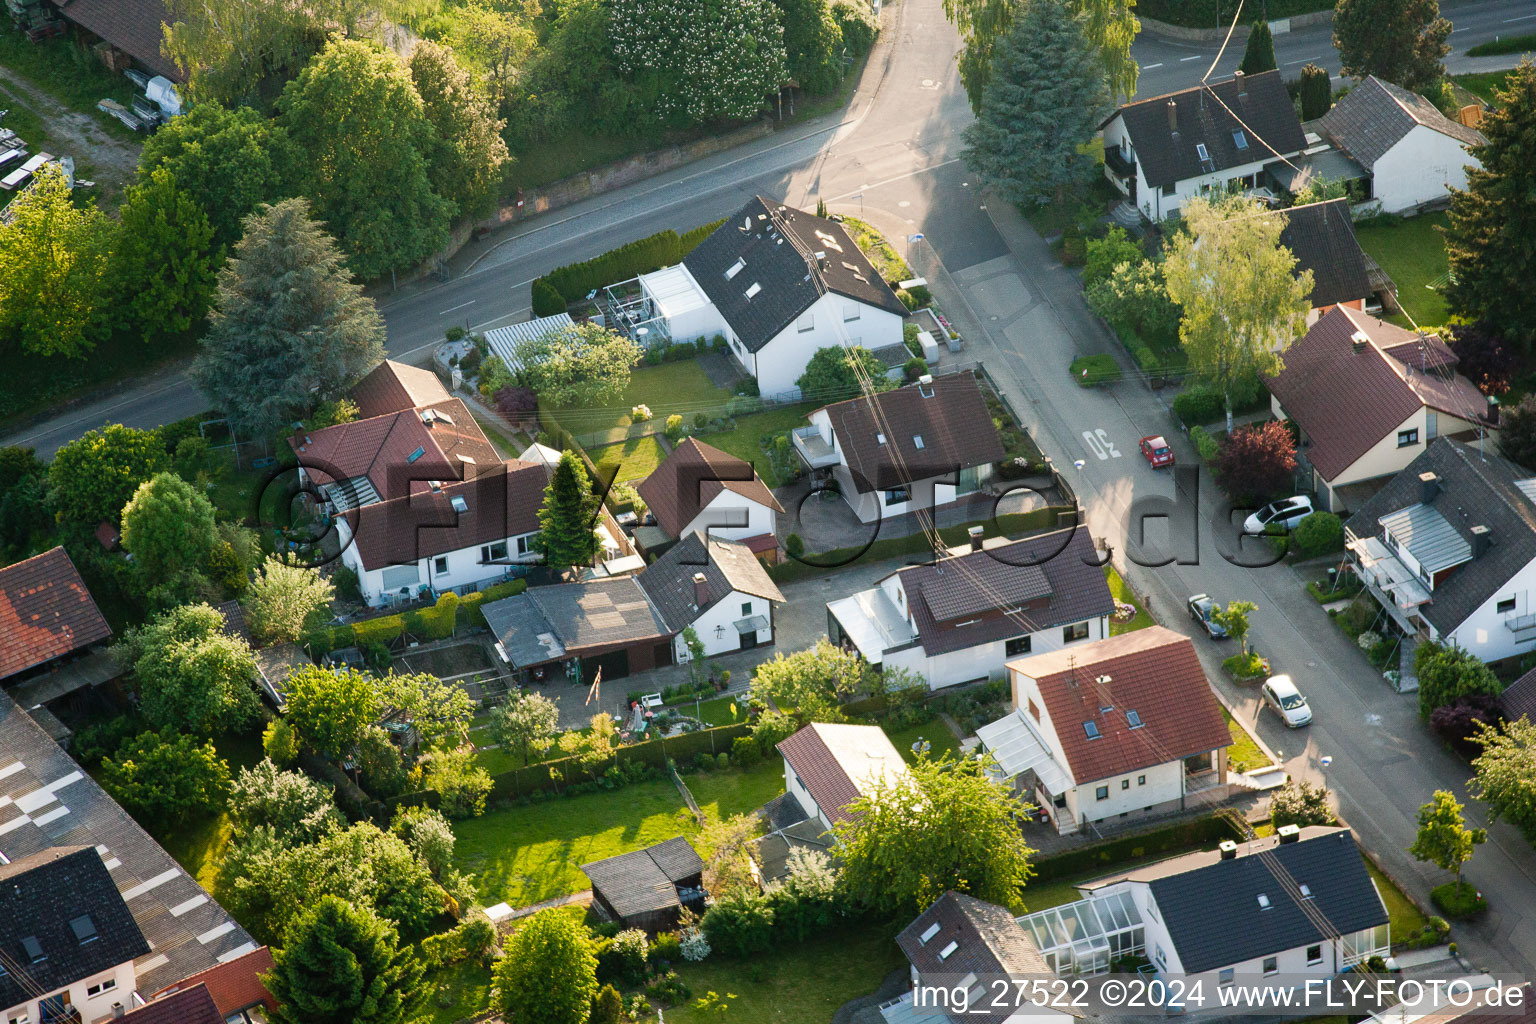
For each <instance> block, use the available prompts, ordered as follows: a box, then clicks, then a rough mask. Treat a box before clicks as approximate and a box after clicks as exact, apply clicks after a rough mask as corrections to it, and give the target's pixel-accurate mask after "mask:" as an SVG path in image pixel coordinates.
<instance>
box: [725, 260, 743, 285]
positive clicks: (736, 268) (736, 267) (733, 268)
mask: <svg viewBox="0 0 1536 1024" xmlns="http://www.w3.org/2000/svg"><path fill="white" fill-rule="evenodd" d="M746 265H747V261H746V260H744V259H742V258H741V257H740V256H738V257H736V262H735V263H732V264H731V265H730V266H728V267H726V268H725V279H726V280H727V281H729V280H730V279H731V278H733V277H735V276H736V275H737V274H739V273H741V271H742V269H743V268H744V267H745V266H746Z"/></svg>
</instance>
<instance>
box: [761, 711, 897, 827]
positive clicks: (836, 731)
mask: <svg viewBox="0 0 1536 1024" xmlns="http://www.w3.org/2000/svg"><path fill="white" fill-rule="evenodd" d="M778 751H779V753H780V754H782V755H783V757H784V792H786V793H788V794H789V795H791V796H793V797H794V798H795V802H796V803H798V804H799V805H800V807H801V809H802V810H804V811H805V813H806V816H807V817H808V818H810V819H813V820H815V821H816V822H818V823H819V824H820V825H821V828H822V831H823V832H826V831H830V830H831V828H832V826H833V824H835V823H836V822H839V821H849V820H851V819H852V817H853V816H852V814H851V813H850V812H849V810H848V806H849V805H850V804H852V803H853V802H854V801H855V800H857V799H859V797H861V796H868V795H869V794H870V792H872V790H873V789H874V787H876V786H879V785H887V786H888V785H892V784H894V783H896V782H898V781H900V780H901V779H902V778H904V777H905V776H906V774H907V762H906V761H905V760H904V759H903V758H902V756H901V753H900V751H898V750H897V749H896V748H895V746H893V745H892V744H891V740H890V737H888V736H887V735H886V734H885V730H884V729H881V728H880V727H879V726H878V725H848V724H843V723H832V722H812V723H811V724H810V725H807V726H806V727H805V728H803V729H801V730H800V731H799V732H797V733H795V734H794V735H793V736H790V737H789V738H788V739H786V740H784V741H782V742H781V743H780V744H779V746H778Z"/></svg>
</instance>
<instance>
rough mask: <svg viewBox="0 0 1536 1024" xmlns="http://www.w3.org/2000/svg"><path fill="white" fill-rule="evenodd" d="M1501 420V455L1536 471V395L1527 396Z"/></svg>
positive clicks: (1507, 410)
mask: <svg viewBox="0 0 1536 1024" xmlns="http://www.w3.org/2000/svg"><path fill="white" fill-rule="evenodd" d="M1499 419H1500V424H1499V454H1500V455H1502V456H1504V457H1505V458H1506V459H1508V460H1509V461H1511V462H1514V463H1517V464H1519V465H1521V466H1524V467H1525V468H1526V469H1536V395H1526V396H1525V397H1524V398H1522V399H1520V401H1519V402H1517V403H1515V404H1514V405H1513V406H1511V407H1510V408H1508V409H1505V410H1504V413H1503V415H1502V416H1500V417H1499Z"/></svg>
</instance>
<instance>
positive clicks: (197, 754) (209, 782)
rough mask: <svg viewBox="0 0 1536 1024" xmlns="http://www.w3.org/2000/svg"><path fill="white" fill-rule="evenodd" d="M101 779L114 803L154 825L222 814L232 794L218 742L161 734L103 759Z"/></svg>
mask: <svg viewBox="0 0 1536 1024" xmlns="http://www.w3.org/2000/svg"><path fill="white" fill-rule="evenodd" d="M99 778H100V779H101V785H102V787H103V788H104V789H106V791H107V792H108V793H110V794H112V799H114V800H116V801H117V802H118V803H120V804H122V805H123V806H124V807H126V808H127V809H128V810H129V811H130V812H131V813H132V814H133V815H135V816H136V817H142V818H144V819H146V820H147V821H150V822H151V823H168V822H170V821H172V820H175V819H177V818H179V817H181V816H182V815H187V814H208V813H211V812H213V811H216V810H218V809H219V807H221V806H222V805H223V802H224V795H225V794H226V793H227V792H228V791H229V765H228V764H226V763H225V762H224V760H223V759H222V758H220V757H219V752H218V751H217V750H215V749H214V748H213V742H212V741H208V742H205V743H198V742H197V740H195V739H193V738H192V737H191V736H176V735H174V734H165V735H162V734H160V733H156V732H146V733H141V734H140V735H138V736H135V737H134V738H132V739H130V740H128V741H127V742H125V743H124V744H123V745H122V747H120V748H119V749H118V751H117V753H116V754H115V755H114V756H112V757H107V758H103V759H102V762H101V773H100V776H99Z"/></svg>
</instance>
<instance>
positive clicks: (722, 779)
mask: <svg viewBox="0 0 1536 1024" xmlns="http://www.w3.org/2000/svg"><path fill="white" fill-rule="evenodd" d="M683 781H684V782H686V783H687V784H688V792H690V793H692V794H693V800H694V802H695V803H697V804H698V805H699V810H701V811H703V812H704V814H705V816H706V817H709V818H713V819H715V820H717V821H723V820H725V819H726V818H729V817H730V816H731V815H733V814H751V813H752V812H753V811H755V810H757V809H758V808H759V807H761V806H763V804H766V803H767V802H768V801H769V800H772V799H773V798H774V797H776V796H778V795H779V794H780V793H782V792H784V762H783V761H781V760H780V759H779V758H778V757H777V756H775V757H773V758H772V759H771V760H770V759H764V760H762V761H760V762H758V763H757V764H755V765H753V766H752V767H751V768H748V769H745V770H742V769H740V768H733V769H731V770H729V771H723V772H721V771H714V772H693V773H691V774H689V775H685V776H683Z"/></svg>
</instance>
